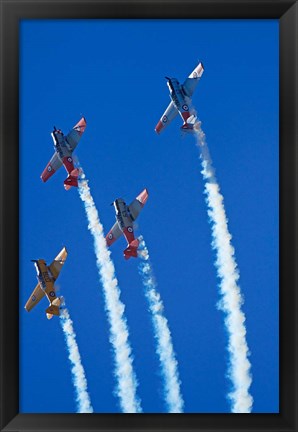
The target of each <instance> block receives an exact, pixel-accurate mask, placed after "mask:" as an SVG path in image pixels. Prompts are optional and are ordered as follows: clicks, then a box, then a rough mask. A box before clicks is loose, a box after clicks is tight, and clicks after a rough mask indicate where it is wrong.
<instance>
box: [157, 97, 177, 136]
mask: <svg viewBox="0 0 298 432" xmlns="http://www.w3.org/2000/svg"><path fill="white" fill-rule="evenodd" d="M177 114H178V111H177V109H176V108H175V105H174V102H173V101H171V102H170V103H169V106H168V107H167V109H166V110H165V112H164V113H163V115H162V116H161V118H160V120H159V122H158V123H157V125H156V126H155V132H157V133H160V132H161V131H162V130H164V129H165V128H166V127H167V126H168V125H169V124H170V123H171V121H172V120H173V119H174V118H175V117H176V115H177Z"/></svg>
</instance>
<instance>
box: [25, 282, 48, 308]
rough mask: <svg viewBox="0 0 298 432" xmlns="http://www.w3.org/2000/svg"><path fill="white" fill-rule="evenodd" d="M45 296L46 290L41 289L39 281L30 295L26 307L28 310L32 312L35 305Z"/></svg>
mask: <svg viewBox="0 0 298 432" xmlns="http://www.w3.org/2000/svg"><path fill="white" fill-rule="evenodd" d="M44 296H45V292H44V291H43V290H42V289H41V287H40V285H39V283H38V284H37V285H36V287H35V288H34V290H33V292H32V294H31V296H30V297H29V299H28V301H27V303H26V304H25V309H26V311H27V312H30V311H31V309H33V308H34V306H36V305H37V303H39V301H40V300H41V299H42V298H43V297H44Z"/></svg>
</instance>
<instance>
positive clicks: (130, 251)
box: [123, 239, 140, 260]
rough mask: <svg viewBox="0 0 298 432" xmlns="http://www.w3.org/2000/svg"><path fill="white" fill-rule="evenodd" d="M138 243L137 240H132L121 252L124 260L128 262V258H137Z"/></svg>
mask: <svg viewBox="0 0 298 432" xmlns="http://www.w3.org/2000/svg"><path fill="white" fill-rule="evenodd" d="M139 243H140V242H139V240H138V239H134V240H133V241H132V242H131V243H129V245H128V247H127V248H126V249H125V250H124V251H123V254H124V258H125V259H127V260H128V259H129V258H130V257H134V258H137V256H138V247H139Z"/></svg>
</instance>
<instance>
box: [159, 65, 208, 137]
mask: <svg viewBox="0 0 298 432" xmlns="http://www.w3.org/2000/svg"><path fill="white" fill-rule="evenodd" d="M203 72H204V66H203V63H199V64H198V66H197V67H196V68H195V69H194V70H193V71H192V73H191V74H190V75H189V77H188V78H186V80H185V81H184V83H183V84H182V85H181V84H180V83H179V81H178V80H177V79H176V78H168V77H166V79H167V80H168V82H167V85H168V87H169V90H170V98H171V102H170V104H169V106H168V107H167V109H166V110H165V112H164V113H163V115H162V116H161V118H160V120H159V122H158V123H157V125H156V126H155V132H157V133H160V132H161V131H162V130H164V129H165V128H166V127H167V126H168V125H169V124H170V123H171V121H172V120H173V119H174V118H175V117H176V116H177V114H178V113H179V114H180V116H181V117H182V120H183V125H182V127H181V130H182V131H184V132H189V131H192V130H193V127H194V124H195V122H196V120H197V117H196V115H195V112H194V110H193V109H192V107H191V97H192V95H193V93H194V91H195V89H196V87H197V84H198V82H199V80H200V78H201V76H202V75H203Z"/></svg>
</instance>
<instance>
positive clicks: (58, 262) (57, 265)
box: [49, 247, 67, 281]
mask: <svg viewBox="0 0 298 432" xmlns="http://www.w3.org/2000/svg"><path fill="white" fill-rule="evenodd" d="M66 258H67V250H66V248H65V247H64V248H63V249H62V250H61V251H60V252H59V253H58V255H57V256H56V258H55V259H54V261H53V262H52V263H51V264H50V265H49V269H50V272H51V273H52V276H53V278H54V281H55V280H56V279H57V278H58V276H59V273H60V271H61V269H62V267H63V265H64V263H65V260H66Z"/></svg>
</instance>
